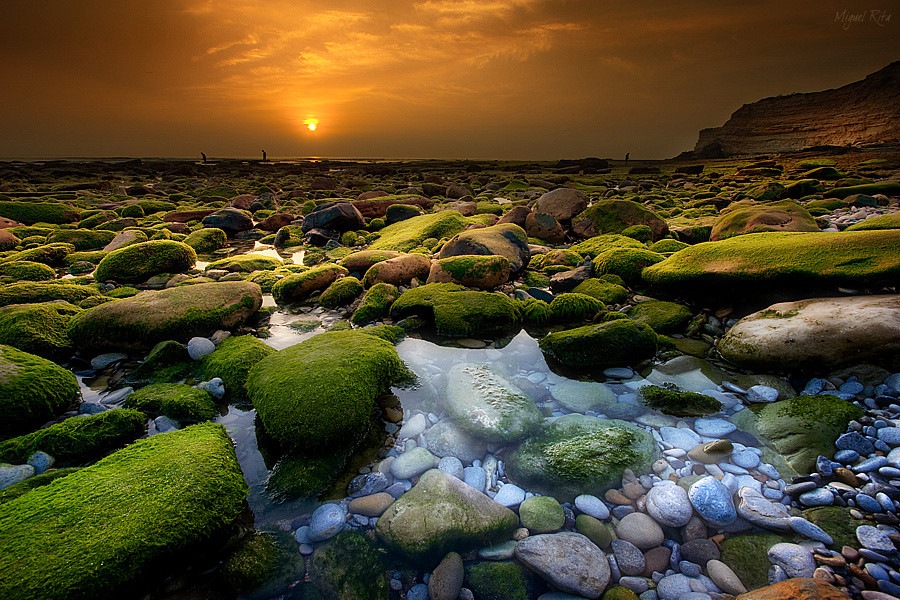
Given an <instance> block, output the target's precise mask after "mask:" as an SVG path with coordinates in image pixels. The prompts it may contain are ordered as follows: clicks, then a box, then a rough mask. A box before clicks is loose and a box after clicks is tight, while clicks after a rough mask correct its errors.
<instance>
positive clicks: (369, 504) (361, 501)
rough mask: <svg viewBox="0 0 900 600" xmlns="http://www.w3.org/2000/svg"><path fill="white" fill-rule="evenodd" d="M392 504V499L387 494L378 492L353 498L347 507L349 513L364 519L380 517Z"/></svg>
mask: <svg viewBox="0 0 900 600" xmlns="http://www.w3.org/2000/svg"><path fill="white" fill-rule="evenodd" d="M393 503H394V497H393V496H391V495H390V494H388V493H387V492H378V493H377V494H370V495H368V496H362V497H360V498H354V499H353V500H351V501H350V504H348V505H347V508H348V509H349V510H350V512H352V513H355V514H358V515H363V516H366V517H380V516H381V514H382V513H383V512H384V511H386V510H387V508H388V506H390V505H391V504H393Z"/></svg>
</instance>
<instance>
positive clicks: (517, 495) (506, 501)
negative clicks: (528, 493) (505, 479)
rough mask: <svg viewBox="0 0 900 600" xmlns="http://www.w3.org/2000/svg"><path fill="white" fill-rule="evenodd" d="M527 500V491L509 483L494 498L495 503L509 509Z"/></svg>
mask: <svg viewBox="0 0 900 600" xmlns="http://www.w3.org/2000/svg"><path fill="white" fill-rule="evenodd" d="M523 500H525V490H523V489H522V488H520V487H519V486H517V485H515V484H513V483H507V484H505V485H503V486H502V487H501V488H500V491H498V492H497V495H496V496H494V502H496V503H497V504H500V505H501V506H505V507H507V508H509V507H512V506H517V505H519V504H521V503H522V501H523Z"/></svg>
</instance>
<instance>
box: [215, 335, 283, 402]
mask: <svg viewBox="0 0 900 600" xmlns="http://www.w3.org/2000/svg"><path fill="white" fill-rule="evenodd" d="M274 352H275V350H274V349H273V348H272V347H271V346H267V345H265V344H264V343H262V342H261V341H259V340H258V339H256V338H255V337H253V336H252V335H236V336H231V337H228V338H226V339H225V340H223V341H222V342H221V343H220V344H219V345H218V346H216V351H215V352H213V353H212V354H208V355H206V356H204V357H203V359H202V360H201V361H200V364H199V365H198V373H199V375H200V377H202V378H203V379H205V380H209V379H212V378H214V377H219V378H220V379H221V380H222V382H223V383H224V384H225V394H226V396H227V397H228V398H229V399H231V400H232V401H241V400H245V399H246V398H247V389H246V388H245V385H246V383H247V376H248V375H249V374H250V369H252V368H253V367H254V366H255V365H256V363H258V362H259V361H261V360H262V359H264V358H265V357H267V356H269V355H270V354H272V353H274Z"/></svg>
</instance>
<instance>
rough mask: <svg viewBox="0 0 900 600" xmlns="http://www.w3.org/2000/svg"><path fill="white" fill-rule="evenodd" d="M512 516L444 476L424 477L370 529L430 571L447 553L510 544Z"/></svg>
mask: <svg viewBox="0 0 900 600" xmlns="http://www.w3.org/2000/svg"><path fill="white" fill-rule="evenodd" d="M518 522H519V519H518V517H517V516H516V514H515V513H514V512H512V511H511V510H509V509H508V508H506V507H504V506H501V505H500V504H497V503H496V502H494V501H493V500H491V499H490V498H488V497H487V496H485V495H484V494H482V493H481V492H479V491H478V490H476V489H475V488H473V487H472V486H470V485H467V484H465V483H463V482H462V481H460V480H459V479H457V478H456V477H453V476H452V475H448V474H446V473H444V472H443V471H439V470H437V469H431V470H430V471H426V472H425V473H424V474H423V475H422V476H421V477H420V478H419V481H418V483H416V485H415V486H413V488H412V489H411V490H410V491H408V492H407V493H405V494H404V495H403V496H401V497H400V498H399V499H398V500H397V501H396V502H394V503H393V504H391V505H390V506H389V507H388V509H387V510H386V511H385V512H384V514H382V515H381V517H380V518H379V519H378V522H377V523H376V525H375V532H376V534H377V535H378V537H379V538H380V539H381V540H382V541H383V542H384V543H385V545H387V547H388V548H389V549H391V550H393V551H395V552H397V553H399V554H401V555H402V556H404V557H406V558H408V559H410V560H414V561H417V562H420V563H424V564H427V565H429V566H434V565H435V564H437V562H438V561H439V560H440V559H441V558H443V556H444V555H445V554H446V553H447V552H451V551H453V552H464V551H466V550H470V549H473V548H477V547H480V546H485V545H488V544H491V543H495V542H500V541H503V540H506V539H509V536H511V535H512V532H513V531H514V530H515V528H516V526H517V525H518Z"/></svg>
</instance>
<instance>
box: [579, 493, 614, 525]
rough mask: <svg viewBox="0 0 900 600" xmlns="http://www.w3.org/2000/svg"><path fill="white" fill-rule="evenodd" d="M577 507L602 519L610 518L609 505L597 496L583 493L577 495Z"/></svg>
mask: <svg viewBox="0 0 900 600" xmlns="http://www.w3.org/2000/svg"><path fill="white" fill-rule="evenodd" d="M575 508H577V509H578V510H580V511H581V512H583V513H584V514H586V515H590V516H592V517H594V518H595V519H599V520H601V521H603V520H606V519H608V518H609V507H608V506H606V503H604V502H603V500H601V499H600V498H598V497H597V496H592V495H590V494H582V495H580V496H578V497H576V498H575Z"/></svg>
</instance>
